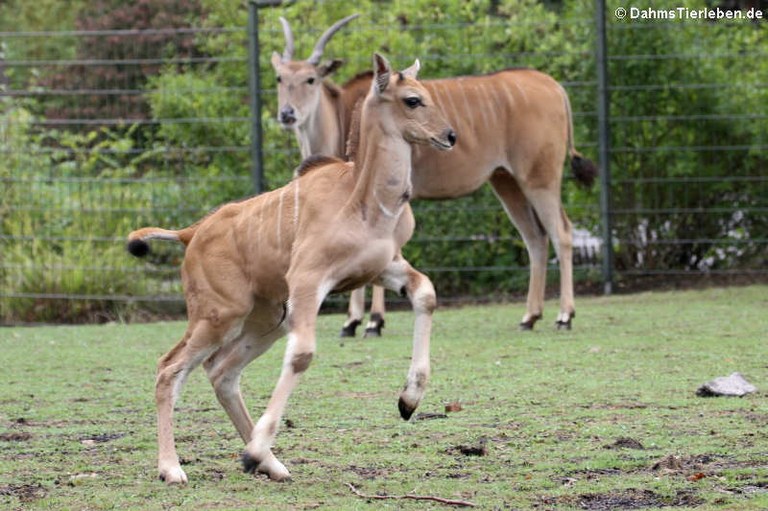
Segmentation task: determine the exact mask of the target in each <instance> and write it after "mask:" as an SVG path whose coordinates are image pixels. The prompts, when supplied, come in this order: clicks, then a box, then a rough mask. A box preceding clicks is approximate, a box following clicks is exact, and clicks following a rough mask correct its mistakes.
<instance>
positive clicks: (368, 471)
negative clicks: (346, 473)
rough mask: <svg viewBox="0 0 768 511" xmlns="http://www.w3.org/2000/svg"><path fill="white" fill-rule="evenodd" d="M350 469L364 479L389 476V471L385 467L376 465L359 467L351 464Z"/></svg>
mask: <svg viewBox="0 0 768 511" xmlns="http://www.w3.org/2000/svg"><path fill="white" fill-rule="evenodd" d="M347 469H348V470H350V471H352V472H354V473H355V474H356V475H358V476H359V477H361V478H362V479H378V478H380V477H387V476H389V471H388V470H386V469H383V468H376V467H358V466H357V465H350V466H349V467H347Z"/></svg>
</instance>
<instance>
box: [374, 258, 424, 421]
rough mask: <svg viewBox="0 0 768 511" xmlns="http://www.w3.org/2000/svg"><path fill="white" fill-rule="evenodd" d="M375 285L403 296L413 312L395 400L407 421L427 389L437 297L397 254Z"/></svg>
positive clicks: (420, 275) (422, 275)
mask: <svg viewBox="0 0 768 511" xmlns="http://www.w3.org/2000/svg"><path fill="white" fill-rule="evenodd" d="M377 284H380V285H382V286H384V287H385V288H387V289H391V290H393V291H397V292H399V293H401V294H402V295H405V296H407V297H408V299H409V300H410V302H411V306H412V307H413V312H414V314H415V318H414V324H413V353H412V356H411V367H410V369H409V370H408V377H407V379H406V381H405V386H404V387H403V391H402V392H401V393H400V399H399V401H398V408H399V409H400V415H401V416H402V418H403V419H405V420H408V419H410V418H411V415H413V412H414V411H415V410H416V408H417V407H418V406H419V403H420V402H421V399H422V398H423V397H424V393H425V392H426V389H427V381H428V380H429V374H430V362H429V340H430V335H431V333H432V313H433V312H434V310H435V308H436V307H437V296H436V295H435V288H434V286H433V285H432V281H431V280H429V277H427V276H426V275H424V274H423V273H420V272H418V271H416V270H415V269H414V268H413V267H412V266H411V265H410V264H409V263H408V261H406V260H405V259H403V257H402V255H399V254H398V255H397V256H396V257H395V259H394V260H393V261H392V262H391V263H390V264H389V265H388V266H387V268H386V269H385V270H384V272H382V274H381V275H380V276H379V278H378V279H377Z"/></svg>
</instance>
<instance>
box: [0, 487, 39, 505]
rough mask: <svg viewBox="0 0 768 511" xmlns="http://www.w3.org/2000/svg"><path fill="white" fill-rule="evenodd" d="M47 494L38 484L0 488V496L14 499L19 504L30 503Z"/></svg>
mask: <svg viewBox="0 0 768 511" xmlns="http://www.w3.org/2000/svg"><path fill="white" fill-rule="evenodd" d="M47 494H48V492H47V491H46V489H45V488H43V487H42V486H41V485H40V484H9V485H7V486H0V495H5V496H9V497H16V498H17V499H19V500H20V501H21V502H32V501H33V500H37V499H42V498H43V497H45V496H46V495H47Z"/></svg>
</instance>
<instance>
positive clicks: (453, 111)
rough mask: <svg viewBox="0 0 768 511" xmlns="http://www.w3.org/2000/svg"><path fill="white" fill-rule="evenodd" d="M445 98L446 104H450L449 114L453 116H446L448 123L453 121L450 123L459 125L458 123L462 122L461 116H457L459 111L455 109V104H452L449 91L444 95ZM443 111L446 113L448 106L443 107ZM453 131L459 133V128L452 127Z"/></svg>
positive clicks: (451, 96) (451, 95)
mask: <svg viewBox="0 0 768 511" xmlns="http://www.w3.org/2000/svg"><path fill="white" fill-rule="evenodd" d="M445 97H447V98H448V103H450V104H451V113H452V114H453V115H446V117H448V120H449V121H451V119H453V121H452V122H455V123H457V124H459V123H460V121H461V120H462V118H461V115H459V111H458V110H457V109H456V104H455V103H454V102H453V94H451V91H450V89H449V90H448V92H447V93H446V94H445ZM445 111H446V112H447V111H448V105H446V106H445ZM453 129H455V130H457V131H459V132H461V128H460V127H459V126H454V127H453Z"/></svg>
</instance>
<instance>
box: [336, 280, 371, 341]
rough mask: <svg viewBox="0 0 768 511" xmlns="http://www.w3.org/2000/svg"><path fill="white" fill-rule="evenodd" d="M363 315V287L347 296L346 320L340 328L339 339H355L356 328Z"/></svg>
mask: <svg viewBox="0 0 768 511" xmlns="http://www.w3.org/2000/svg"><path fill="white" fill-rule="evenodd" d="M364 314H365V287H359V288H357V289H355V290H354V291H352V292H351V293H350V294H349V307H348V309H347V319H346V321H345V322H344V325H343V326H342V327H341V334H340V337H355V335H357V327H358V326H360V324H361V323H362V322H363V315H364Z"/></svg>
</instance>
